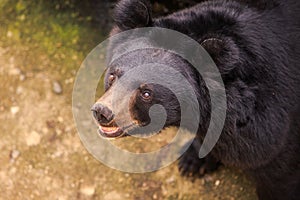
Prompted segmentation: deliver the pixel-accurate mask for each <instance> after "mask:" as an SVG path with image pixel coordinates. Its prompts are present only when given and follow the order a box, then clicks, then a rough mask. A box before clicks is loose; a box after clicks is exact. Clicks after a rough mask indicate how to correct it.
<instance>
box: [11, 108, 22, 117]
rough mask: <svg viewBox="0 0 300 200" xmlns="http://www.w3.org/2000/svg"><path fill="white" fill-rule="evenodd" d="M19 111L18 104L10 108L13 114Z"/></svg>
mask: <svg viewBox="0 0 300 200" xmlns="http://www.w3.org/2000/svg"><path fill="white" fill-rule="evenodd" d="M19 111H20V108H19V107H18V106H13V107H11V108H10V112H11V114H13V115H15V114H17V113H18V112H19Z"/></svg>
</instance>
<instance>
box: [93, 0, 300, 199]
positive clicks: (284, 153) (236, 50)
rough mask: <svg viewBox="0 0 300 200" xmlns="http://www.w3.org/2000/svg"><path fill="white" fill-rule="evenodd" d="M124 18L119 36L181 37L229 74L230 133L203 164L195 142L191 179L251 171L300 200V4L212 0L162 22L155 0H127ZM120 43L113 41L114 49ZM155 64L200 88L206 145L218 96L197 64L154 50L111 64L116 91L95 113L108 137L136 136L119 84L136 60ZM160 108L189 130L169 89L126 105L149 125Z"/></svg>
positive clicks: (187, 165) (118, 13) (267, 189)
mask: <svg viewBox="0 0 300 200" xmlns="http://www.w3.org/2000/svg"><path fill="white" fill-rule="evenodd" d="M251 2H252V3H251ZM114 20H115V27H114V28H113V30H112V32H111V34H112V35H115V34H117V33H120V32H123V31H127V30H130V29H135V28H141V27H161V28H166V29H172V30H175V31H178V32H181V33H183V34H185V35H187V36H189V37H191V38H193V39H194V40H195V41H197V42H198V43H199V44H201V45H202V46H203V47H204V48H205V50H206V51H207V52H208V53H209V54H210V56H211V57H212V59H213V60H214V62H215V63H216V65H217V67H218V69H219V71H220V73H221V76H222V79H223V82H224V85H225V89H226V97H227V112H226V120H225V124H224V127H223V131H222V134H221V136H220V139H219V141H218V142H217V144H216V145H215V147H214V148H213V150H212V151H211V152H210V154H209V155H208V156H207V157H205V158H203V159H199V158H198V152H197V148H196V146H195V145H191V146H190V147H189V149H188V150H187V152H186V153H185V154H184V155H183V156H182V158H181V159H180V161H179V168H180V170H181V172H182V173H183V174H186V173H196V172H199V171H200V172H202V173H205V172H209V171H213V170H214V169H216V168H217V166H218V163H222V164H224V165H227V166H235V167H238V168H241V169H243V170H244V171H245V172H247V173H248V174H250V175H251V176H252V177H253V178H254V180H255V181H256V186H257V195H258V197H259V199H278V200H281V199H300V89H299V88H300V1H299V0H278V1H276V0H274V1H263V0H262V1H259V0H258V1H243V0H240V1H238V0H236V1H234V0H211V1H204V2H201V3H199V4H197V5H196V6H194V7H192V8H188V9H185V10H182V11H179V12H176V13H173V14H171V15H168V16H164V17H160V18H157V19H154V18H152V14H151V5H150V2H149V1H146V0H121V1H120V2H119V3H118V4H117V6H116V10H115V15H114ZM117 46H118V44H117V43H115V44H112V45H111V46H110V48H111V49H112V50H111V51H112V52H114V50H113V49H114V48H117ZM149 59H152V60H153V59H154V60H156V61H159V62H161V63H168V64H169V65H171V66H174V68H176V69H177V70H179V71H180V72H181V73H182V74H184V76H185V77H188V79H189V80H190V82H191V83H192V84H193V87H195V90H196V91H198V92H196V94H197V95H198V97H197V98H198V100H199V108H200V109H202V110H201V114H202V116H201V117H202V118H201V123H200V125H199V126H200V128H199V131H198V133H197V137H196V138H197V140H198V141H199V142H200V143H201V142H202V140H203V137H204V136H205V135H202V134H203V133H204V132H205V129H207V124H208V122H209V117H210V114H209V113H210V100H209V97H208V94H207V90H206V88H205V87H206V86H205V84H204V83H203V80H202V79H201V75H200V74H198V72H197V71H195V70H194V69H193V68H192V67H191V66H190V65H189V63H188V62H185V61H184V60H182V59H179V58H177V57H176V56H172V55H168V53H167V52H164V51H157V52H155V51H154V50H153V51H152V50H149V49H147V50H145V51H133V52H131V53H129V54H128V55H126V56H124V58H121V59H118V61H117V63H114V64H111V65H110V66H108V69H107V72H106V76H105V90H106V93H105V94H104V95H103V96H102V97H101V98H100V99H99V100H98V101H97V103H96V104H95V105H94V106H93V108H92V111H93V114H94V117H95V119H96V120H97V122H98V123H99V126H100V133H101V134H102V135H103V136H104V137H110V138H115V137H119V136H122V135H124V133H126V131H127V129H126V127H118V125H117V123H116V122H115V117H116V113H118V111H117V110H113V108H112V107H111V106H110V104H109V102H110V100H108V99H109V98H111V97H110V96H111V92H112V90H113V89H114V88H113V85H114V84H116V82H118V79H119V78H120V77H122V76H124V74H126V72H127V71H128V70H130V67H132V66H133V65H132V63H134V64H135V65H136V64H141V63H143V62H146V61H147V60H149ZM170 63H171V64H170ZM145 73H147V71H145ZM153 104H161V105H162V106H163V107H164V108H165V109H166V112H167V119H166V124H165V126H178V125H179V121H180V108H179V107H180V105H179V103H178V101H176V99H175V96H174V95H173V94H172V93H171V92H170V91H169V90H167V89H166V88H163V87H159V86H157V85H155V84H154V85H153V84H152V85H151V84H146V83H141V85H140V87H139V88H138V89H137V90H136V92H135V93H134V95H133V96H132V98H131V100H130V105H129V108H128V107H126V108H123V109H125V110H126V111H127V112H129V115H128V116H129V119H127V120H129V121H131V122H132V123H133V124H135V125H137V126H145V125H147V124H148V123H149V120H150V117H149V115H148V112H149V108H150V107H151V105H153ZM122 105H123V104H122ZM122 105H120V106H118V108H120V109H122V108H121V107H122ZM124 106H126V105H125V104H124ZM127 106H128V105H127Z"/></svg>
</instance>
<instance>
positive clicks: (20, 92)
mask: <svg viewBox="0 0 300 200" xmlns="http://www.w3.org/2000/svg"><path fill="white" fill-rule="evenodd" d="M22 93H23V88H22V87H20V86H19V87H18V88H17V90H16V94H17V95H20V94H22Z"/></svg>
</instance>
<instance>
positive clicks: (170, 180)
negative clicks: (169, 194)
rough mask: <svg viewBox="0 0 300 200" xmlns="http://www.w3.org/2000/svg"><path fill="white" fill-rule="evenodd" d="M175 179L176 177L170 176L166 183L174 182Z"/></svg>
mask: <svg viewBox="0 0 300 200" xmlns="http://www.w3.org/2000/svg"><path fill="white" fill-rule="evenodd" d="M174 181H175V177H174V176H171V177H170V178H168V179H167V180H166V183H173V182H174Z"/></svg>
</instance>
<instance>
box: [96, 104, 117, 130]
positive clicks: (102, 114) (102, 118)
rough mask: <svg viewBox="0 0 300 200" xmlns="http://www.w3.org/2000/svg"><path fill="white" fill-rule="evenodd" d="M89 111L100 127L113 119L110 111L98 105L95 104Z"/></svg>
mask: <svg viewBox="0 0 300 200" xmlns="http://www.w3.org/2000/svg"><path fill="white" fill-rule="evenodd" d="M91 111H92V112H93V116H94V118H95V119H96V120H97V121H98V122H99V123H100V124H102V125H103V124H108V123H110V122H111V121H112V120H113V118H114V115H113V113H112V111H111V110H110V109H109V108H108V107H107V106H104V105H102V104H100V103H96V104H95V105H94V106H93V107H92V108H91Z"/></svg>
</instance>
